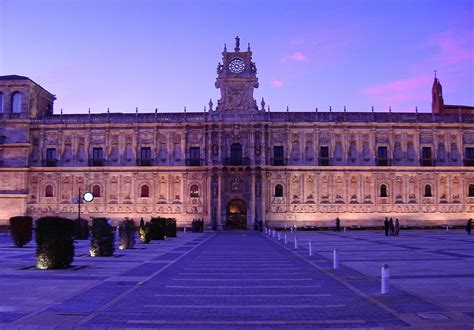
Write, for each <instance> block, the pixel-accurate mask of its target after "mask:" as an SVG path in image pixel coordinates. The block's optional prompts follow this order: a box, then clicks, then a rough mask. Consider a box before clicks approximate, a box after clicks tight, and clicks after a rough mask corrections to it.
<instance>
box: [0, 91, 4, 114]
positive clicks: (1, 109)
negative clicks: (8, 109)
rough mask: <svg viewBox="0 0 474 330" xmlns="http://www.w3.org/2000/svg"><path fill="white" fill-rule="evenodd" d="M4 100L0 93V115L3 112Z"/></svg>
mask: <svg viewBox="0 0 474 330" xmlns="http://www.w3.org/2000/svg"><path fill="white" fill-rule="evenodd" d="M3 109H4V99H3V93H0V113H3V112H4V110H3Z"/></svg>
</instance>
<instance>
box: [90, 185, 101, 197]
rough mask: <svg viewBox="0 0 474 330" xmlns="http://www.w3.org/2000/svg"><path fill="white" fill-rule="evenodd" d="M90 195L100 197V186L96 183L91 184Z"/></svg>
mask: <svg viewBox="0 0 474 330" xmlns="http://www.w3.org/2000/svg"><path fill="white" fill-rule="evenodd" d="M92 196H94V197H100V186H99V185H98V184H95V185H93V186H92Z"/></svg>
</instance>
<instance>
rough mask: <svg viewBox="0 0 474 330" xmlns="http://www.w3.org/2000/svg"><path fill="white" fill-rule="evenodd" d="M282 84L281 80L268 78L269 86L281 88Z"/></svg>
mask: <svg viewBox="0 0 474 330" xmlns="http://www.w3.org/2000/svg"><path fill="white" fill-rule="evenodd" d="M283 85H284V83H283V81H281V80H278V79H272V80H270V86H272V87H273V88H282V87H283Z"/></svg>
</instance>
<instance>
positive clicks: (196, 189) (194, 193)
mask: <svg viewBox="0 0 474 330" xmlns="http://www.w3.org/2000/svg"><path fill="white" fill-rule="evenodd" d="M189 196H190V197H199V187H198V185H197V184H193V185H192V186H191V188H190V189H189Z"/></svg>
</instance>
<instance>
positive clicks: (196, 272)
mask: <svg viewBox="0 0 474 330" xmlns="http://www.w3.org/2000/svg"><path fill="white" fill-rule="evenodd" d="M285 234H286V235H287V241H288V243H287V244H285V241H284V235H285ZM295 236H296V237H297V241H298V247H297V248H296V249H295V246H294V237H295ZM309 242H311V243H312V244H311V245H312V249H313V252H314V254H313V255H312V256H309ZM334 248H337V249H338V251H339V256H340V260H341V261H340V267H339V268H338V269H333V267H332V266H333V263H332V258H333V249H334ZM473 261H474V236H468V235H466V233H465V232H464V231H461V230H450V231H449V232H446V231H444V230H424V231H421V230H409V231H402V232H401V236H399V237H385V236H384V234H383V232H382V231H348V232H346V233H344V232H341V233H335V232H328V231H318V232H296V233H291V232H281V234H280V240H278V238H277V235H275V238H272V237H268V235H265V234H263V233H256V232H252V231H227V232H217V233H215V232H206V233H203V234H192V233H186V234H183V233H180V234H179V237H178V238H172V239H167V240H165V241H153V242H152V243H151V244H148V245H147V244H137V246H136V248H135V249H132V250H123V251H120V250H117V251H116V253H115V256H114V257H98V258H92V257H90V256H89V255H88V248H87V241H77V242H76V257H75V259H74V263H73V265H74V266H73V267H72V268H70V269H67V270H36V269H35V268H34V265H35V259H34V244H33V243H30V244H29V246H28V247H26V248H14V247H13V244H12V243H11V242H10V239H9V237H1V238H0V264H1V268H0V277H1V278H2V281H1V282H0V292H1V300H0V327H1V328H5V329H20V328H21V329H35V328H48V329H49V328H51V329H53V328H58V329H64V328H98V329H99V328H100V329H103V328H150V327H162V328H189V329H199V328H222V329H224V328H252V329H262V328H294V329H301V328H318V327H326V328H375V327H377V328H405V327H410V326H411V327H414V328H417V329H427V328H429V329H433V328H435V329H472V328H473V327H474V263H473ZM384 263H386V264H388V265H389V267H390V273H391V293H390V294H388V295H381V294H380V270H381V266H382V265H383V264H384Z"/></svg>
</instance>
